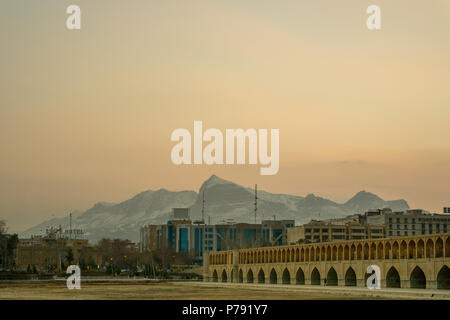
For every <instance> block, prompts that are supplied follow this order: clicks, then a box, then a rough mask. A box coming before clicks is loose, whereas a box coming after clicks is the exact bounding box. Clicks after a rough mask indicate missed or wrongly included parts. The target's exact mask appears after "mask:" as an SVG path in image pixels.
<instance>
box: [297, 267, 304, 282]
mask: <svg viewBox="0 0 450 320" xmlns="http://www.w3.org/2000/svg"><path fill="white" fill-rule="evenodd" d="M295 284H305V273H304V272H303V270H302V268H300V267H299V268H298V270H297V274H296V275H295Z"/></svg>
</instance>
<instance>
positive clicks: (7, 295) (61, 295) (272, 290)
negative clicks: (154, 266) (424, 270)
mask: <svg viewBox="0 0 450 320" xmlns="http://www.w3.org/2000/svg"><path fill="white" fill-rule="evenodd" d="M295 287H297V288H295ZM367 290H368V289H367ZM367 290H362V289H360V290H358V289H355V290H339V289H338V288H333V289H331V290H330V289H327V288H317V287H316V288H307V287H304V286H303V288H298V286H291V287H289V288H287V287H285V286H276V285H272V286H268V285H259V286H258V285H255V286H247V287H245V286H237V285H232V284H230V285H217V284H213V283H186V282H178V283H173V282H162V283H148V282H147V283H145V282H136V283H130V282H128V283H127V282H124V283H82V284H81V289H80V290H69V289H67V287H66V283H65V282H63V281H60V282H50V283H0V299H24V300H29V299H56V300H65V299H69V300H70V299H84V300H91V299H99V300H101V299H120V300H128V299H161V300H165V299H194V300H211V299H221V300H239V299H242V300H253V299H254V300H267V299H273V300H277V299H282V300H311V299H314V300H316V299H402V298H413V299H424V297H423V295H422V296H420V295H419V296H414V295H412V296H405V295H402V294H395V293H396V291H393V293H394V294H393V293H392V292H391V291H390V292H389V295H384V296H383V294H381V295H380V294H378V295H372V296H367ZM446 291H447V290H446ZM403 292H405V291H403ZM421 292H422V293H423V291H421ZM413 293H414V292H413ZM409 294H411V292H410V293H409ZM431 295H432V293H430V294H428V293H427V295H426V297H425V298H429V297H431ZM440 298H442V297H440ZM449 298H450V293H449Z"/></svg>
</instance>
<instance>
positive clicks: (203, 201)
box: [202, 191, 205, 223]
mask: <svg viewBox="0 0 450 320" xmlns="http://www.w3.org/2000/svg"><path fill="white" fill-rule="evenodd" d="M202 194H203V200H202V222H203V223H205V191H203V193H202Z"/></svg>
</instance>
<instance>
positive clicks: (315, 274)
mask: <svg viewBox="0 0 450 320" xmlns="http://www.w3.org/2000/svg"><path fill="white" fill-rule="evenodd" d="M311 284H312V285H320V272H319V270H317V268H314V269H313V271H312V272H311Z"/></svg>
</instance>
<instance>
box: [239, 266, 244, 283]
mask: <svg viewBox="0 0 450 320" xmlns="http://www.w3.org/2000/svg"><path fill="white" fill-rule="evenodd" d="M243 282H244V273H243V272H242V269H241V270H239V283H243Z"/></svg>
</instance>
